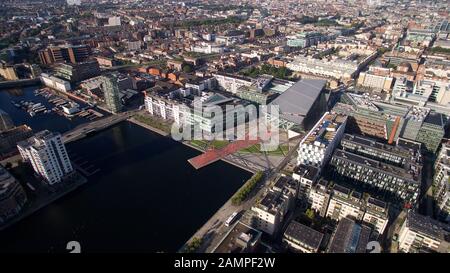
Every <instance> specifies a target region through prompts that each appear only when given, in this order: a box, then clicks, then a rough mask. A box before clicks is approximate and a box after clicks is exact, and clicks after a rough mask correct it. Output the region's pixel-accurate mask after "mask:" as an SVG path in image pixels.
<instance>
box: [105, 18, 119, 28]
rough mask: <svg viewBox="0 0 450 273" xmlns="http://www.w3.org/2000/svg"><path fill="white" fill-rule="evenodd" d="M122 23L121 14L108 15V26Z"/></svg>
mask: <svg viewBox="0 0 450 273" xmlns="http://www.w3.org/2000/svg"><path fill="white" fill-rule="evenodd" d="M121 24H122V23H121V20H120V17H119V16H111V17H108V26H111V27H112V26H120V25H121Z"/></svg>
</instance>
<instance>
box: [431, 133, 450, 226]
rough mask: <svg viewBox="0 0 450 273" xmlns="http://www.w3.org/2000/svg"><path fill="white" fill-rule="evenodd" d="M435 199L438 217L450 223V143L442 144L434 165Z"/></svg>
mask: <svg viewBox="0 0 450 273" xmlns="http://www.w3.org/2000/svg"><path fill="white" fill-rule="evenodd" d="M433 198H434V201H435V202H436V209H437V214H438V216H439V217H440V218H441V219H442V220H444V221H445V222H450V142H449V141H447V142H444V143H442V147H441V150H440V152H439V155H438V157H437V159H436V161H435V163H434V177H433Z"/></svg>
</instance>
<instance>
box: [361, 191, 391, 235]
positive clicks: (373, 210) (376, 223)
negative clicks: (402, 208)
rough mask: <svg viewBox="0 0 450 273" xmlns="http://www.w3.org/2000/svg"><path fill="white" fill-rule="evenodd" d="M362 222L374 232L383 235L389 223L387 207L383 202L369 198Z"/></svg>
mask: <svg viewBox="0 0 450 273" xmlns="http://www.w3.org/2000/svg"><path fill="white" fill-rule="evenodd" d="M362 221H363V222H364V223H365V224H367V225H369V226H370V227H372V229H373V230H374V231H377V232H378V233H379V234H383V232H384V231H385V229H386V226H387V224H388V221H389V216H388V206H387V204H386V203H385V202H383V201H380V200H378V199H375V198H373V197H369V198H368V199H367V201H366V210H365V212H364V216H363V218H362Z"/></svg>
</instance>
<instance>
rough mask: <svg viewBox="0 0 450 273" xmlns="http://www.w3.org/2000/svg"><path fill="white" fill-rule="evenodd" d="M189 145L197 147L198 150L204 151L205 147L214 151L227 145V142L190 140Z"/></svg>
mask: <svg viewBox="0 0 450 273" xmlns="http://www.w3.org/2000/svg"><path fill="white" fill-rule="evenodd" d="M190 144H191V145H193V146H195V147H198V148H200V149H203V150H204V149H206V148H207V147H212V148H215V149H221V148H223V147H225V146H227V145H228V144H229V142H228V141H227V140H213V141H208V140H191V142H190Z"/></svg>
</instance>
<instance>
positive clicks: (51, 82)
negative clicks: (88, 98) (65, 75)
mask: <svg viewBox="0 0 450 273" xmlns="http://www.w3.org/2000/svg"><path fill="white" fill-rule="evenodd" d="M40 78H41V82H42V83H43V84H44V85H45V86H47V87H50V88H52V89H55V90H58V91H62V92H68V91H70V90H72V86H71V85H70V82H68V81H65V80H63V79H60V78H57V77H54V76H50V75H48V74H46V73H42V74H41V77H40Z"/></svg>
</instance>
